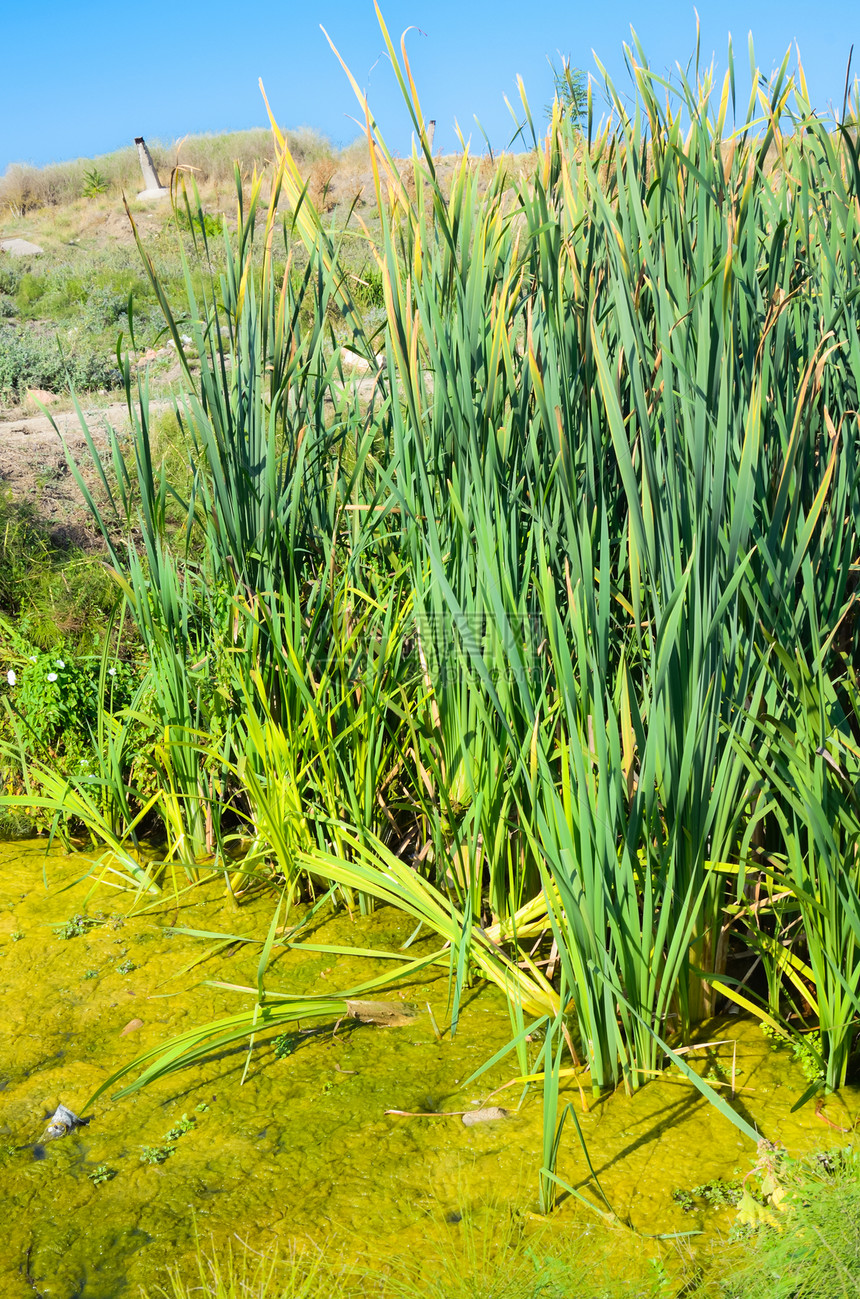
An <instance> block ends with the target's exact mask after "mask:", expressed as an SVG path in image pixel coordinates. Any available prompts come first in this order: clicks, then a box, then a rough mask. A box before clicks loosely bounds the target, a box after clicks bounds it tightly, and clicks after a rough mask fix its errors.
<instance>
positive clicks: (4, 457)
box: [0, 402, 167, 550]
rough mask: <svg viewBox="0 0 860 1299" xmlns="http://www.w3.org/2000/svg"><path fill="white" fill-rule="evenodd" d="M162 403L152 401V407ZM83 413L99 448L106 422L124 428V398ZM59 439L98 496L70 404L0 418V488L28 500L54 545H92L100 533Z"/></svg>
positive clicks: (104, 438)
mask: <svg viewBox="0 0 860 1299" xmlns="http://www.w3.org/2000/svg"><path fill="white" fill-rule="evenodd" d="M166 404H167V403H155V402H153V403H152V405H153V407H154V406H156V405H159V406H160V405H166ZM83 414H84V419H85V420H86V422H87V426H88V428H89V430H90V433H91V436H92V439H93V442H94V443H95V445H96V447H97V449H98V450H99V452H100V453H101V452H104V451H106V450H107V448H108V443H109V434H108V430H109V428H114V429H116V430H117V432H118V433H119V434H120V435H122V434H123V433H124V432H128V430H129V421H128V411H127V409H126V406H125V403H120V402H116V403H114V404H113V405H110V406H105V407H101V408H99V409H89V410H88V409H86V408H84V411H83ZM64 443H65V447H66V448H68V451H69V454H70V455H71V456H72V457H73V459H74V461H75V463H76V464H77V465H78V466H79V467H80V470H81V475H82V477H83V480H84V482H85V483H86V484H87V487H88V488H89V490H90V491H91V492H92V493H93V494H94V496H95V497H96V499H100V498H102V497H103V495H104V488H103V486H102V484H101V482H100V480H99V477H98V473H97V471H96V469H95V467H94V465H93V464H92V461H91V457H90V453H89V449H88V447H87V443H86V437H85V435H84V431H83V429H82V427H81V424H80V421H79V419H78V415H77V412H76V411H74V410H71V411H61V412H57V413H56V414H55V415H53V416H52V418H51V419H49V418H48V417H47V416H46V415H35V416H23V417H20V418H17V419H5V420H2V421H0V490H3V491H9V492H11V493H12V496H13V498H14V499H15V500H16V501H19V502H21V503H24V504H27V505H30V506H31V507H32V509H33V511H34V513H35V515H36V517H37V518H38V519H39V520H40V521H41V522H42V523H44V524H45V526H46V527H47V528H48V529H49V532H50V537H51V541H52V542H53V543H54V544H55V545H58V546H76V547H80V548H82V549H85V550H86V549H93V548H95V547H98V546H99V544H100V538H99V537H98V534H97V533H96V530H95V529H94V527H93V525H92V520H91V516H90V512H89V509H88V507H87V504H86V502H85V500H84V498H83V495H82V493H81V490H80V487H79V486H78V484H77V482H76V481H75V477H74V474H73V473H72V470H71V468H70V466H69V462H68V459H67V456H66V450H65V449H64V445H63V444H64Z"/></svg>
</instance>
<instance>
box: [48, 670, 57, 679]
mask: <svg viewBox="0 0 860 1299" xmlns="http://www.w3.org/2000/svg"><path fill="white" fill-rule="evenodd" d="M56 679H57V674H56V672H49V673H48V680H49V681H56Z"/></svg>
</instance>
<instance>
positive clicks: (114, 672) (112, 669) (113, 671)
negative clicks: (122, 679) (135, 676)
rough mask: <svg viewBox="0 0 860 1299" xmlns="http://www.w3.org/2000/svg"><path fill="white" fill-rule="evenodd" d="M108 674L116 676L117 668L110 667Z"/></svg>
mask: <svg viewBox="0 0 860 1299" xmlns="http://www.w3.org/2000/svg"><path fill="white" fill-rule="evenodd" d="M108 676H109V677H115V676H116V668H108Z"/></svg>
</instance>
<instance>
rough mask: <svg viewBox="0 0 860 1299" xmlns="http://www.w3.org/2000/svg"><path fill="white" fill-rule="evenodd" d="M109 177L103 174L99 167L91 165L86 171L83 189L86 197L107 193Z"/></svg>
mask: <svg viewBox="0 0 860 1299" xmlns="http://www.w3.org/2000/svg"><path fill="white" fill-rule="evenodd" d="M108 184H109V182H108V179H107V177H106V176H103V175H102V173H101V172H100V171H99V169H98V167H90V168H89V170H87V171H85V172H84V187H83V189H82V191H81V193H82V194H83V196H84V198H96V197H97V196H98V195H99V194H105V193H107V188H108Z"/></svg>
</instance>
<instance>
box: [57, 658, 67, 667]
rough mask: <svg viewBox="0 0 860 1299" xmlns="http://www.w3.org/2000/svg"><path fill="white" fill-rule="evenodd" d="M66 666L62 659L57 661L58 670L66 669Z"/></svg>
mask: <svg viewBox="0 0 860 1299" xmlns="http://www.w3.org/2000/svg"><path fill="white" fill-rule="evenodd" d="M65 666H66V665H65V663H64V662H63V660H62V659H57V667H58V668H64V667H65Z"/></svg>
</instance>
